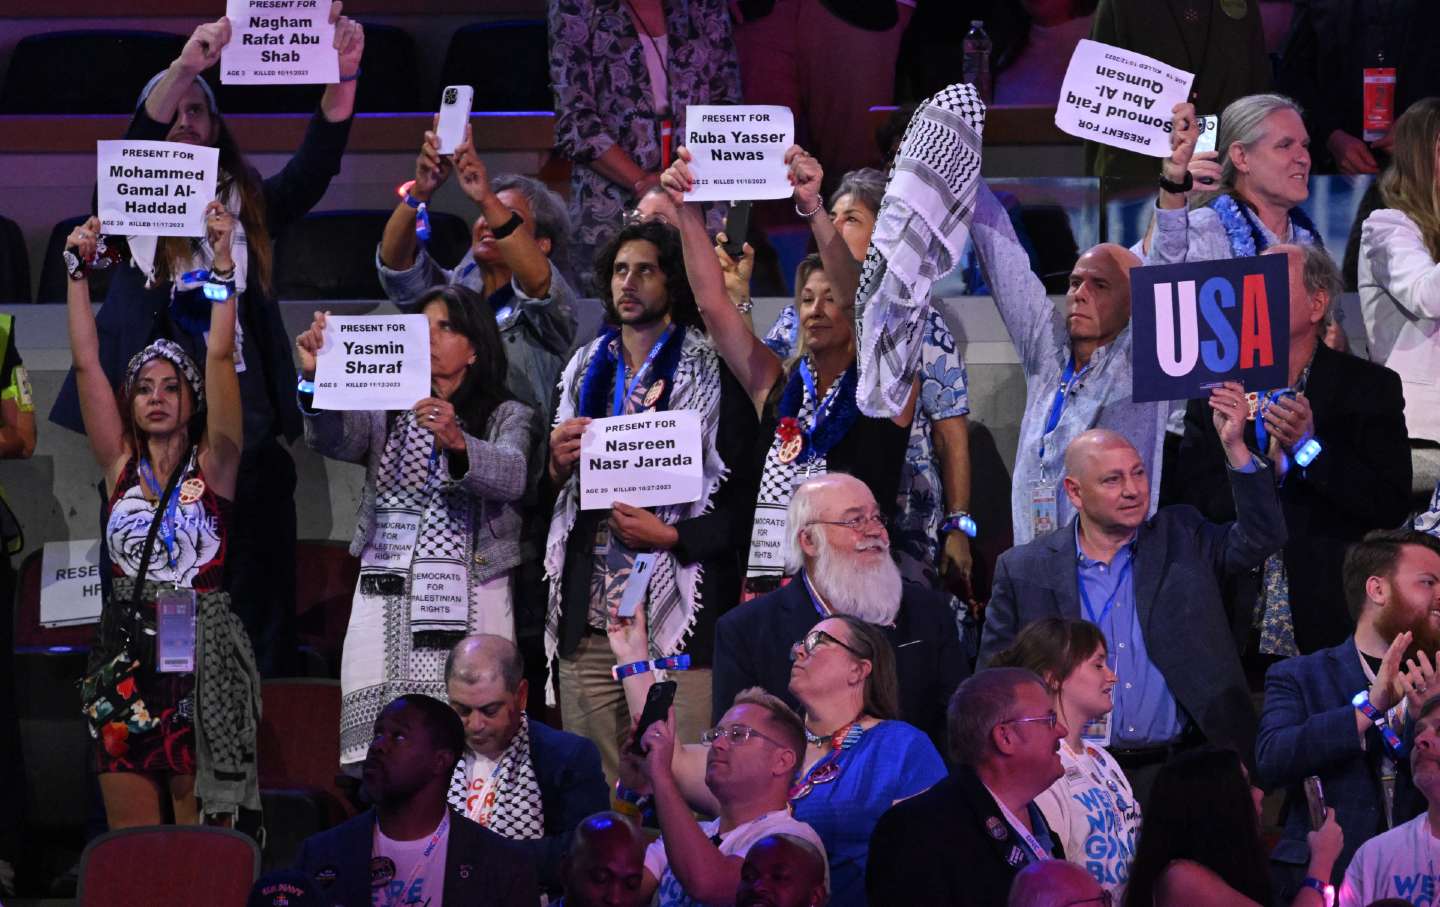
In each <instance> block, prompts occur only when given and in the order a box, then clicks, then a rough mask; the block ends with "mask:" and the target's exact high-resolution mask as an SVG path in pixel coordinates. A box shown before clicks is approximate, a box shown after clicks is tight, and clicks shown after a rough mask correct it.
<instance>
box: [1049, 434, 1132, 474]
mask: <svg viewBox="0 0 1440 907" xmlns="http://www.w3.org/2000/svg"><path fill="white" fill-rule="evenodd" d="M1115 449H1122V450H1129V451H1130V452H1132V453H1134V454H1135V457H1136V459H1139V457H1140V453H1139V451H1136V450H1135V445H1134V444H1131V443H1130V441H1129V440H1128V439H1127V438H1126V437H1125V436H1124V435H1122V434H1120V433H1119V432H1118V431H1111V430H1110V429H1108V428H1092V429H1090V430H1089V431H1087V432H1082V433H1081V434H1080V436H1079V437H1077V438H1076V439H1075V440H1074V441H1071V442H1070V446H1069V447H1067V448H1065V474H1066V475H1067V476H1068V475H1076V474H1079V473H1083V472H1085V471H1086V470H1089V469H1091V468H1092V467H1093V466H1094V465H1095V463H1096V461H1097V460H1099V459H1100V457H1101V454H1103V453H1105V452H1106V451H1110V450H1115Z"/></svg>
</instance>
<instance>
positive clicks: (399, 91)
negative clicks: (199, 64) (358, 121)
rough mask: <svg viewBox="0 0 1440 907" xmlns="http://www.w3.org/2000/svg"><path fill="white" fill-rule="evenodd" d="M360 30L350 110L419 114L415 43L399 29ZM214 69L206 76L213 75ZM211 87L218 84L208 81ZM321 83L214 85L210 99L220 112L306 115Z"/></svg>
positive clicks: (367, 25) (370, 24) (375, 26)
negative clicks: (362, 43)
mask: <svg viewBox="0 0 1440 907" xmlns="http://www.w3.org/2000/svg"><path fill="white" fill-rule="evenodd" d="M362 24H363V25H364V26H365V53H364V54H363V55H362V56H361V58H360V72H361V76H360V82H359V85H358V86H356V94H355V109H356V111H357V112H359V113H392V112H396V111H413V110H424V109H426V104H425V103H424V102H423V101H422V100H421V94H420V90H419V63H418V56H417V53H416V50H415V39H414V38H412V37H410V34H409V33H408V32H406V31H404V30H403V29H400V28H397V27H395V26H393V25H381V24H379V23H376V22H365V23H362ZM215 73H216V70H212V71H211V72H210V73H208V74H207V75H211V76H214V75H215ZM211 84H217V85H218V84H219V79H218V77H217V78H212V79H211ZM324 90H325V86H323V85H220V87H219V89H218V91H217V95H216V101H217V103H219V105H220V110H221V112H222V113H226V114H232V113H310V112H312V111H313V110H314V109H315V106H316V105H317V104H319V103H320V95H321V93H323V92H324Z"/></svg>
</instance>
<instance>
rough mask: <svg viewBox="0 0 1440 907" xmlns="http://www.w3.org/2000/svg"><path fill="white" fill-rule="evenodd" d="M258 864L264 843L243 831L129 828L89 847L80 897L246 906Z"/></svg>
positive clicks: (106, 904)
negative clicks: (257, 841)
mask: <svg viewBox="0 0 1440 907" xmlns="http://www.w3.org/2000/svg"><path fill="white" fill-rule="evenodd" d="M259 869H260V848H258V847H256V846H255V842H254V841H252V840H251V839H250V838H248V837H247V836H245V835H243V834H241V833H240V832H238V831H231V830H230V829H228V828H209V827H206V826H199V825H190V826H179V825H159V826H154V827H151V828H127V829H123V830H121V831H112V832H109V833H107V834H103V835H101V836H100V837H98V838H96V839H95V840H94V841H91V842H90V846H88V847H86V848H85V853H84V855H83V856H81V857H80V887H79V891H78V903H79V904H80V907H115V905H118V904H206V905H208V907H244V904H245V902H246V899H247V898H248V897H249V895H250V886H251V885H253V884H254V883H255V876H256V874H257V873H258V872H259Z"/></svg>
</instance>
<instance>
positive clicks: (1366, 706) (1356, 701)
mask: <svg viewBox="0 0 1440 907" xmlns="http://www.w3.org/2000/svg"><path fill="white" fill-rule="evenodd" d="M1350 704H1351V705H1353V706H1355V708H1357V709H1359V710H1360V714H1362V715H1364V716H1365V717H1366V718H1369V719H1370V721H1371V722H1372V723H1374V725H1375V727H1376V728H1377V729H1378V730H1379V731H1380V737H1381V738H1382V739H1383V740H1384V741H1385V746H1386V747H1387V748H1389V750H1390V752H1392V753H1394V754H1395V755H1396V756H1402V755H1404V753H1405V743H1404V741H1402V740H1401V739H1400V735H1399V734H1397V733H1395V729H1394V728H1392V727H1391V726H1390V722H1389V721H1387V720H1386V719H1385V713H1384V712H1382V711H1380V710H1379V709H1377V708H1376V707H1375V704H1374V703H1373V702H1371V701H1370V693H1369V691H1368V690H1361V691H1360V692H1358V693H1356V694H1355V696H1354V698H1352V699H1351V700H1350Z"/></svg>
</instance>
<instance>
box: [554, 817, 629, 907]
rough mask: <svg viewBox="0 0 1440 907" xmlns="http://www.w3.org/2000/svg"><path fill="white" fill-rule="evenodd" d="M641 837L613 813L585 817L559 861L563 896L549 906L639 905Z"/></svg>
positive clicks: (602, 906) (595, 906) (621, 906)
mask: <svg viewBox="0 0 1440 907" xmlns="http://www.w3.org/2000/svg"><path fill="white" fill-rule="evenodd" d="M645 844H646V841H645V837H644V835H642V834H641V833H640V831H639V829H637V828H636V827H635V826H634V825H632V824H630V821H629V820H628V819H626V818H625V817H624V816H622V815H620V814H619V813H617V812H610V811H606V812H600V813H596V814H595V815H593V816H587V817H586V818H585V820H584V821H583V822H581V823H580V825H579V827H577V828H576V829H575V836H574V838H573V839H572V840H571V842H570V850H569V851H568V852H567V853H566V854H565V857H564V859H563V860H562V861H561V863H560V875H561V878H562V879H563V881H564V884H565V896H564V897H563V898H561V899H560V900H559V901H557V902H554V904H553V907H640V905H641V904H643V903H645V897H644V895H645V889H644V885H643V883H644V881H645Z"/></svg>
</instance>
